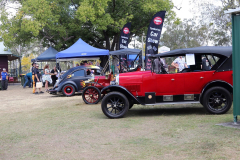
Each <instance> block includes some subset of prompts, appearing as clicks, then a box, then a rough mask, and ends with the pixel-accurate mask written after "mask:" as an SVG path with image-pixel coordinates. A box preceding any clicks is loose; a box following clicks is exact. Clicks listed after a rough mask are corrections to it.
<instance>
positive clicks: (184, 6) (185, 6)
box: [172, 0, 194, 20]
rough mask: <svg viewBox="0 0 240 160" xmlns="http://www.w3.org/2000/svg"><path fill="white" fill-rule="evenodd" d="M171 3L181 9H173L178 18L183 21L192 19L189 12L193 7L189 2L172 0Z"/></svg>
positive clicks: (186, 0)
mask: <svg viewBox="0 0 240 160" xmlns="http://www.w3.org/2000/svg"><path fill="white" fill-rule="evenodd" d="M172 2H173V3H174V6H176V7H177V8H181V9H180V10H177V9H176V8H174V11H175V12H176V14H177V17H178V18H180V19H182V20H183V19H185V18H186V19H188V18H193V17H194V15H193V14H192V13H191V11H190V10H191V8H192V7H193V5H192V4H190V2H189V0H172Z"/></svg>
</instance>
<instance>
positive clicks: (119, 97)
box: [101, 92, 129, 118]
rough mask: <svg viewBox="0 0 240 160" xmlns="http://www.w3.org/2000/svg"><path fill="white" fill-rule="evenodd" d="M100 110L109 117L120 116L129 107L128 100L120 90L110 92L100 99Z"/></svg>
mask: <svg viewBox="0 0 240 160" xmlns="http://www.w3.org/2000/svg"><path fill="white" fill-rule="evenodd" d="M101 106H102V111H103V113H104V114H105V115H106V116H107V117H109V118H121V117H123V116H124V115H125V114H126V113H127V111H128V109H129V101H128V99H127V98H126V96H125V95H124V94H122V93H120V92H111V93H109V94H107V95H106V96H105V97H104V98H103V100H102V105H101Z"/></svg>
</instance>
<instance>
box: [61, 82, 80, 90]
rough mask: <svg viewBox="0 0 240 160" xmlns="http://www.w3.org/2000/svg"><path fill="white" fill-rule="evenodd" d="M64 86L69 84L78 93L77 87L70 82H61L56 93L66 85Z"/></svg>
mask: <svg viewBox="0 0 240 160" xmlns="http://www.w3.org/2000/svg"><path fill="white" fill-rule="evenodd" d="M66 84H71V85H73V86H74V87H75V89H76V91H78V87H77V85H76V84H75V83H74V82H72V81H66V82H63V83H62V84H60V86H59V87H58V88H57V91H58V92H60V91H61V90H62V88H63V87H64V86H65V85H66Z"/></svg>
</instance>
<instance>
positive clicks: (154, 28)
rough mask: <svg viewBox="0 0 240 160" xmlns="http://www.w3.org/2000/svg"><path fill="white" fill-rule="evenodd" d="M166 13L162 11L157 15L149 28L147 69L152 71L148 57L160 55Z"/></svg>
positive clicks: (146, 57)
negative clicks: (159, 49)
mask: <svg viewBox="0 0 240 160" xmlns="http://www.w3.org/2000/svg"><path fill="white" fill-rule="evenodd" d="M165 13H166V11H160V12H158V13H156V14H155V15H154V16H153V18H152V20H151V22H150V24H149V27H148V32H147V38H146V49H145V69H146V70H150V69H151V61H150V59H148V55H152V54H158V44H159V40H160V36H161V32H162V27H163V22H164V18H165Z"/></svg>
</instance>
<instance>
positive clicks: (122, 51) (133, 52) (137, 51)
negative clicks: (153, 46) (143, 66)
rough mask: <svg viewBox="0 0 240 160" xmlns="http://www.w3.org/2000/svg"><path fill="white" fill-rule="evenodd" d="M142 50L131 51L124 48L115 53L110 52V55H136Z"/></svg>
mask: <svg viewBox="0 0 240 160" xmlns="http://www.w3.org/2000/svg"><path fill="white" fill-rule="evenodd" d="M141 51H142V50H140V49H131V48H125V49H121V50H117V51H111V52H110V54H111V55H126V54H128V55H138V54H139V53H140V52H141Z"/></svg>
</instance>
